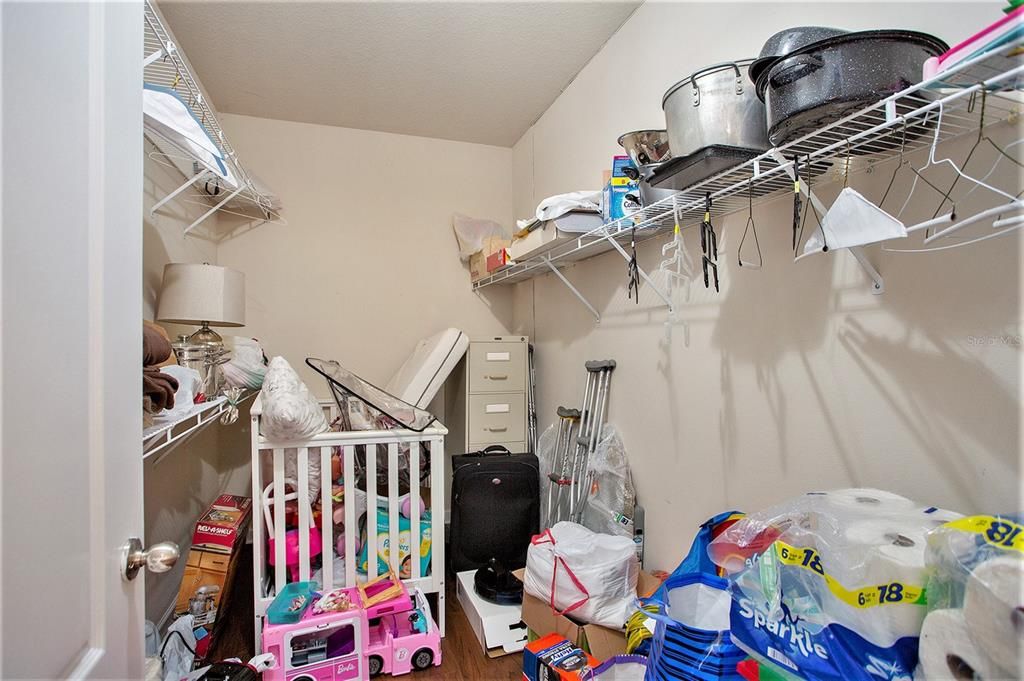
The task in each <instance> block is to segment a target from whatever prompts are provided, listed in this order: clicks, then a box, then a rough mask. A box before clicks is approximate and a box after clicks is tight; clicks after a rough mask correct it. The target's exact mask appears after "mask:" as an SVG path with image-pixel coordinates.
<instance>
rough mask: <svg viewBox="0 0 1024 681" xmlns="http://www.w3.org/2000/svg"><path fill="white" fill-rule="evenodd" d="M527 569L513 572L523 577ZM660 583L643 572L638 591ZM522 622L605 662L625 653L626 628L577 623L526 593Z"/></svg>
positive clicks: (644, 593)
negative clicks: (569, 642) (564, 639)
mask: <svg viewBox="0 0 1024 681" xmlns="http://www.w3.org/2000/svg"><path fill="white" fill-rule="evenodd" d="M525 572H526V571H525V570H516V571H515V572H514V573H513V574H514V575H516V576H517V577H519V579H523V575H524V574H525ZM660 585H661V580H659V579H658V578H657V577H655V576H654V575H652V574H649V573H647V572H644V571H643V570H641V571H640V576H639V577H638V578H637V583H636V590H637V593H638V594H640V595H641V596H647V595H650V594H651V593H653V592H654V590H655V589H657V588H658V587H659V586H660ZM523 622H525V623H526V626H527V627H528V628H529V629H530V631H532V632H535V633H536V634H538V635H540V636H545V635H547V634H551V633H554V634H558V635H559V636H563V637H565V638H566V639H568V640H569V641H572V642H574V643H575V644H576V645H578V646H579V647H580V648H582V649H583V650H585V651H587V652H589V653H590V654H591V655H593V656H594V657H595V658H597V659H598V661H600V662H603V661H605V660H607V659H608V658H609V657H612V656H614V655H624V654H625V653H626V632H625V630H624V629H609V628H608V627H602V626H600V625H598V624H583V623H579V622H576V621H574V620H572V619H571V618H569V617H568V616H567V615H556V614H555V613H554V612H552V610H551V605H550V604H548V603H545V602H544V601H542V600H540V599H539V598H536V597H534V596H531V595H530V594H528V593H525V592H524V593H523Z"/></svg>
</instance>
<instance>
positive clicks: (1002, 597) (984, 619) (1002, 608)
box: [964, 557, 1024, 678]
mask: <svg viewBox="0 0 1024 681" xmlns="http://www.w3.org/2000/svg"><path fill="white" fill-rule="evenodd" d="M1022 591H1024V560H1022V559H1020V558H1017V557H1006V558H996V559H993V560H989V561H985V562H984V563H982V564H981V565H979V566H977V567H976V568H974V572H972V573H971V575H970V577H968V578H967V589H966V591H965V593H964V619H965V620H966V621H967V626H968V628H969V629H970V631H971V636H972V637H973V640H974V642H975V643H976V644H977V645H978V646H979V647H980V648H981V649H982V650H983V651H984V652H985V653H986V655H988V657H989V658H990V659H991V660H992V661H993V662H995V664H996V665H998V666H999V667H1000V668H1001V669H1003V670H1006V671H1007V672H1013V674H1012V676H1014V677H1017V678H1019V676H1018V674H1017V672H1020V671H1021V670H1024V657H1022V655H1021V649H1022V647H1024V593H1022Z"/></svg>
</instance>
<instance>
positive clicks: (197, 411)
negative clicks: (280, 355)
mask: <svg viewBox="0 0 1024 681" xmlns="http://www.w3.org/2000/svg"><path fill="white" fill-rule="evenodd" d="M255 395H256V391H251V390H250V391H246V393H245V394H243V396H242V397H241V398H240V399H239V401H238V404H239V405H241V404H242V403H243V402H245V401H246V400H248V399H250V398H252V397H255ZM229 408H230V404H229V403H228V398H226V397H224V396H223V395H222V396H220V397H214V398H212V399H210V400H207V401H206V402H200V403H199V404H197V405H194V406H193V407H192V409H191V410H189V412H188V413H186V414H182V415H178V416H175V417H173V418H167V417H166V416H159V415H158V416H156V417H154V419H153V425H151V426H150V427H149V428H145V429H143V431H142V459H143V461H145V460H148V459H150V458H152V457H154V456H157V455H158V454H159V456H158V457H157V458H156V461H155V463H159V462H160V460H162V459H163V458H164V457H165V456H167V455H168V454H170V452H171V450H173V449H174V448H175V447H177V446H178V445H180V444H181V443H183V442H184V441H185V440H187V439H188V438H190V437H192V436H193V435H195V434H196V433H198V432H199V431H201V430H203V429H204V428H206V426H208V425H210V424H211V423H213V422H214V421H216V420H217V419H219V418H220V417H221V416H222V415H223V414H224V412H226V411H227V410H228V409H229Z"/></svg>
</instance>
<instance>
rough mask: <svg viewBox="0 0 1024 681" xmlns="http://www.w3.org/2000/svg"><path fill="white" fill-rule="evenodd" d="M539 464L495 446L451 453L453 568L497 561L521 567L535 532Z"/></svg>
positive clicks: (510, 567)
mask: <svg viewBox="0 0 1024 681" xmlns="http://www.w3.org/2000/svg"><path fill="white" fill-rule="evenodd" d="M539 470H540V464H539V463H538V462H537V457H536V455H534V454H512V453H511V452H509V451H508V450H507V449H506V448H505V447H502V446H500V445H494V446H491V447H488V448H487V449H485V450H483V451H481V452H471V453H469V454H461V455H458V456H453V457H452V496H451V500H452V502H451V503H452V520H451V535H450V546H449V556H450V557H451V566H452V569H453V570H454V571H455V572H463V571H464V570H476V569H478V568H481V567H483V566H485V565H487V564H488V563H489V562H490V560H491V559H492V558H494V559H497V560H498V561H499V562H500V563H501V564H502V565H503V566H504V567H505V568H506V569H508V570H515V569H517V568H521V567H525V566H526V549H527V547H528V546H529V545H530V539H531V538H532V537H533V536H534V535H535V534H537V533H538V532H539V531H540V473H539Z"/></svg>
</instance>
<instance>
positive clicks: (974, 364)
mask: <svg viewBox="0 0 1024 681" xmlns="http://www.w3.org/2000/svg"><path fill="white" fill-rule="evenodd" d="M845 321H846V326H845V328H843V329H841V331H840V335H839V340H840V342H841V343H842V345H843V346H844V347H845V349H846V350H847V351H848V352H849V353H850V355H851V356H852V357H853V358H854V360H855V361H856V362H857V364H858V366H859V367H860V369H861V370H862V371H863V373H864V374H865V375H866V376H867V377H868V379H869V380H870V382H871V384H872V385H873V386H874V388H875V390H876V391H877V394H878V395H879V396H880V397H881V399H882V400H884V402H885V404H886V405H887V406H888V408H889V411H890V413H891V414H892V415H893V416H894V417H895V418H896V419H897V420H898V421H899V422H900V424H901V425H902V426H903V427H904V428H905V429H906V431H907V432H908V433H910V434H911V436H912V438H913V439H914V440H915V441H916V442H917V443H918V445H919V448H920V450H921V451H923V452H925V453H927V455H928V456H929V458H931V459H932V461H933V465H934V468H935V469H937V470H944V471H949V472H951V473H952V475H951V476H950V478H949V481H950V484H952V485H953V486H955V487H956V491H957V493H958V494H959V495H962V496H963V497H964V498H967V499H970V500H971V502H972V503H973V504H975V505H976V506H978V507H984V506H986V495H987V493H988V492H987V491H986V490H982V489H979V488H978V486H977V485H974V484H972V483H971V480H972V477H973V476H972V475H971V474H970V469H971V466H970V464H971V463H972V462H973V460H974V459H975V453H976V452H978V451H982V452H988V453H990V454H992V455H995V457H996V458H997V459H998V460H999V462H1000V463H1001V464H1002V466H1003V467H1005V469H1006V470H1017V469H1018V467H1019V462H1018V452H1017V451H1015V450H1014V449H1013V448H1007V447H1006V443H1007V441H1008V440H1009V441H1010V442H1012V441H1016V440H1017V439H1018V438H1019V434H1020V403H1019V392H1018V391H1016V390H1013V389H1011V386H1010V385H1008V383H1007V381H1006V380H1005V379H1000V377H999V376H997V375H995V374H994V373H993V372H992V371H991V370H990V369H989V368H988V367H987V366H986V365H985V364H984V363H982V362H981V361H979V360H977V359H976V358H972V357H970V356H966V355H965V354H964V353H963V352H962V351H958V349H957V348H956V347H955V346H954V345H953V344H952V343H950V342H948V341H946V340H944V339H942V338H940V337H937V336H935V335H934V334H928V335H927V337H926V338H925V339H924V340H925V342H924V343H922V345H925V347H922V348H921V349H917V350H913V349H911V348H909V347H908V345H907V344H906V343H904V342H895V341H893V340H891V339H888V338H885V337H882V336H880V335H876V334H872V333H870V332H869V331H868V330H866V329H865V328H864V327H863V325H861V324H860V322H858V321H857V320H856V319H853V318H848V319H847V320H845ZM1018 346H1019V343H1018ZM896 377H898V380H894V378H896ZM982 396H984V397H985V399H979V398H980V397H982ZM1007 429H1010V430H1011V431H1012V437H1011V438H1008V437H1007V435H1006V430H1007ZM964 435H966V437H967V438H968V439H967V440H966V441H965V440H964Z"/></svg>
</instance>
